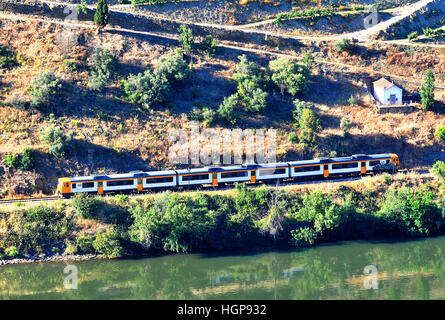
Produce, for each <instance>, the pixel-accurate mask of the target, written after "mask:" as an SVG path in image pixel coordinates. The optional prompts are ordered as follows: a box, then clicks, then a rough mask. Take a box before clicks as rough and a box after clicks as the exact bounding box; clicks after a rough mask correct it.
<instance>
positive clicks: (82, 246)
mask: <svg viewBox="0 0 445 320" xmlns="http://www.w3.org/2000/svg"><path fill="white" fill-rule="evenodd" d="M93 242H94V236H92V235H88V234H85V233H82V234H81V235H80V236H79V237H78V238H77V239H76V245H77V248H78V250H80V252H81V253H83V254H89V253H95V252H96V251H95V249H94V246H93Z"/></svg>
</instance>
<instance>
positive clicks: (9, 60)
mask: <svg viewBox="0 0 445 320" xmlns="http://www.w3.org/2000/svg"><path fill="white" fill-rule="evenodd" d="M16 65H17V60H16V58H15V56H14V53H13V52H11V51H10V50H9V49H8V48H6V47H5V46H2V45H0V68H2V69H3V68H4V69H11V68H13V67H15V66H16Z"/></svg>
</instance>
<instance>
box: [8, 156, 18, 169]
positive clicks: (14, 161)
mask: <svg viewBox="0 0 445 320" xmlns="http://www.w3.org/2000/svg"><path fill="white" fill-rule="evenodd" d="M5 163H6V165H7V166H8V167H10V168H15V169H17V168H18V167H19V165H20V158H19V157H18V156H17V155H16V154H7V155H5Z"/></svg>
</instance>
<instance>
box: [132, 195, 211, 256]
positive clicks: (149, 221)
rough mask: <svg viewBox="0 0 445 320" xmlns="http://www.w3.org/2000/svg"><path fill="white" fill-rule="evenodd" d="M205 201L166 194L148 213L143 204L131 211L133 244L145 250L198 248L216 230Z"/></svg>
mask: <svg viewBox="0 0 445 320" xmlns="http://www.w3.org/2000/svg"><path fill="white" fill-rule="evenodd" d="M203 200H205V199H202V198H199V197H198V198H197V199H193V198H191V197H183V196H180V195H178V194H172V193H165V194H164V195H163V196H161V197H158V198H156V199H154V200H153V203H152V205H151V206H150V207H149V208H148V209H146V210H144V209H143V208H142V207H140V206H139V205H138V206H136V207H134V208H132V209H131V210H130V211H131V213H132V216H133V218H134V223H133V225H132V227H131V229H130V234H131V238H132V240H133V241H136V242H138V243H140V244H141V245H142V246H143V247H144V248H145V249H147V250H148V249H154V250H165V251H173V252H186V251H190V250H193V249H198V248H199V247H200V245H202V244H201V243H200V241H202V240H204V239H206V238H207V237H208V236H209V234H210V231H211V230H212V229H213V228H214V224H215V220H214V218H213V217H212V215H211V213H210V212H209V211H208V209H207V204H206V202H205V201H203Z"/></svg>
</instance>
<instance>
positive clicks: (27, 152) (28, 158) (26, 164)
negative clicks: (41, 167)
mask: <svg viewBox="0 0 445 320" xmlns="http://www.w3.org/2000/svg"><path fill="white" fill-rule="evenodd" d="M33 168H34V153H33V151H32V150H31V149H30V148H24V149H23V151H22V156H21V159H20V169H23V170H28V171H29V170H32V169H33Z"/></svg>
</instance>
